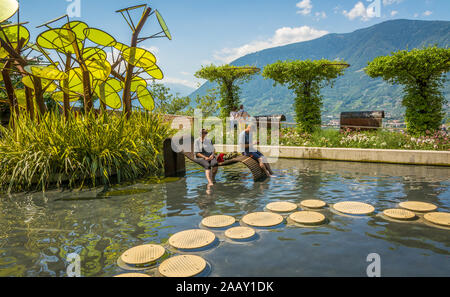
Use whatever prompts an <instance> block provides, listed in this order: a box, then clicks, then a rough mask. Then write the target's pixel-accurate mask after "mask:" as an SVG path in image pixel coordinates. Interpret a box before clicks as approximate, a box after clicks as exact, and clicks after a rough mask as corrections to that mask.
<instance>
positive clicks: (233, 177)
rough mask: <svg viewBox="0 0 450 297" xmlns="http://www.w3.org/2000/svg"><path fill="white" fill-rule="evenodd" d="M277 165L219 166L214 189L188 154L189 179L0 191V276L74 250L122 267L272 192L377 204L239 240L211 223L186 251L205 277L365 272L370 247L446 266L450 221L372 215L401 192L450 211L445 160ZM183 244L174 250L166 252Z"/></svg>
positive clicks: (438, 272) (86, 271) (114, 269)
mask: <svg viewBox="0 0 450 297" xmlns="http://www.w3.org/2000/svg"><path fill="white" fill-rule="evenodd" d="M274 169H275V170H274V171H275V172H276V174H277V175H278V177H277V178H273V179H271V180H267V181H265V182H261V183H254V182H253V180H252V177H251V175H250V172H249V171H248V169H247V168H245V167H243V166H240V165H239V166H232V167H227V168H221V170H220V173H219V175H218V184H217V185H216V186H214V188H213V189H212V190H211V191H207V187H206V180H205V178H204V173H203V172H202V171H201V170H199V168H198V167H197V166H196V165H194V164H189V166H188V173H187V177H186V178H182V179H179V180H175V181H173V180H167V181H160V182H158V183H156V181H155V180H154V179H148V180H142V181H139V182H138V183H133V184H125V185H120V186H114V187H112V188H111V189H108V190H105V189H103V188H97V189H92V190H85V191H81V192H79V191H75V192H70V191H65V192H61V191H50V192H47V193H46V194H42V193H33V194H20V195H14V196H11V197H8V196H3V197H1V198H0V276H66V269H67V265H68V262H67V255H68V254H71V253H77V254H79V255H80V257H81V273H82V276H114V275H117V274H120V273H123V272H126V271H125V270H124V269H122V268H120V267H119V265H118V263H117V260H118V258H119V256H120V255H121V254H122V253H123V252H124V251H125V250H127V249H129V248H131V247H133V246H136V245H141V244H146V243H158V244H159V243H162V244H165V245H166V246H167V241H168V238H169V237H170V236H171V235H172V234H174V233H176V232H179V231H182V230H186V229H192V228H199V226H200V222H201V220H202V218H203V217H206V216H210V215H215V214H227V215H231V216H234V217H236V218H237V219H240V218H242V216H244V215H245V214H247V213H250V212H255V211H263V210H264V207H265V205H267V204H268V203H270V202H273V201H292V202H295V203H299V202H300V201H301V200H304V199H314V198H315V199H322V200H324V201H325V202H327V203H329V204H333V203H336V202H340V201H360V202H366V203H370V204H372V205H373V206H374V207H375V208H376V213H375V214H373V215H370V216H362V217H350V216H342V215H339V214H337V213H334V212H333V211H331V210H330V209H329V208H326V209H324V210H321V211H320V212H322V213H323V214H324V215H325V216H326V217H327V219H328V223H327V224H326V225H322V226H318V227H309V228H304V227H299V226H295V225H289V224H283V225H281V226H279V227H276V228H271V229H258V230H257V232H258V237H257V238H256V239H255V240H253V241H250V242H245V243H234V242H230V241H228V240H225V239H224V236H223V233H224V232H223V231H217V232H216V231H215V233H216V235H217V236H218V237H219V239H220V242H219V243H218V244H216V245H214V246H213V247H211V248H209V249H206V250H203V251H198V252H195V253H194V254H197V255H200V256H202V257H204V258H205V259H206V260H207V261H208V263H209V265H210V270H209V271H208V275H209V276H232V277H238V276H255V277H262V276H366V269H367V266H368V265H369V264H370V263H369V262H367V256H368V255H369V254H370V253H378V254H379V255H380V257H381V274H382V276H450V230H445V229H440V228H436V227H433V226H429V225H427V224H425V223H423V222H421V221H419V222H413V223H399V222H392V221H387V220H386V219H384V218H382V217H380V213H381V212H382V210H384V209H386V208H392V207H396V206H397V205H398V203H399V202H402V201H406V200H416V201H426V202H430V203H433V204H435V205H437V206H438V207H439V211H446V212H449V211H450V188H449V186H450V181H449V176H450V174H449V173H450V170H449V168H445V167H427V166H402V165H387V164H363V163H346V162H328V161H310V160H280V161H279V162H278V163H276V164H275V166H274ZM179 253H180V252H179V251H176V250H173V249H170V250H169V253H168V255H166V257H167V256H169V255H170V256H171V255H175V254H179ZM155 271H156V270H155V269H154V268H153V269H149V270H147V271H145V272H147V273H149V274H155Z"/></svg>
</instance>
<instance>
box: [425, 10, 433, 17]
mask: <svg viewBox="0 0 450 297" xmlns="http://www.w3.org/2000/svg"><path fill="white" fill-rule="evenodd" d="M432 14H433V12H432V11H430V10H427V11H425V12H424V13H423V15H424V16H430V15H432Z"/></svg>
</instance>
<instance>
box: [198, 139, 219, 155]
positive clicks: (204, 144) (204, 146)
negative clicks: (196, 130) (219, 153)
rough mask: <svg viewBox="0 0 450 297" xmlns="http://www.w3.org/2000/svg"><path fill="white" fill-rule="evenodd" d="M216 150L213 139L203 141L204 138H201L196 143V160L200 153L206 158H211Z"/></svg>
mask: <svg viewBox="0 0 450 297" xmlns="http://www.w3.org/2000/svg"><path fill="white" fill-rule="evenodd" d="M215 150H216V149H215V147H214V145H213V143H212V141H211V139H209V138H205V140H203V141H202V138H201V137H199V138H197V139H196V140H195V142H194V154H195V157H196V158H197V154H198V153H201V154H204V155H205V156H206V157H209V156H211V155H212V154H213V153H214V151H215Z"/></svg>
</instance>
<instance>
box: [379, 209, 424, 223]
mask: <svg viewBox="0 0 450 297" xmlns="http://www.w3.org/2000/svg"><path fill="white" fill-rule="evenodd" d="M383 214H384V215H385V216H387V217H390V218H392V219H397V220H411V219H414V218H415V217H416V215H415V213H413V212H412V211H409V210H406V209H400V208H393V209H386V210H385V211H383Z"/></svg>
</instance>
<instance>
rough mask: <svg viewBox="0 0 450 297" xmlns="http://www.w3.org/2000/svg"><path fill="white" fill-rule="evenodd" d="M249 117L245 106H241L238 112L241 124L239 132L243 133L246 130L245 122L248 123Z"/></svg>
mask: <svg viewBox="0 0 450 297" xmlns="http://www.w3.org/2000/svg"><path fill="white" fill-rule="evenodd" d="M248 117H249V115H248V113H247V112H246V111H245V109H244V105H241V106H240V107H239V111H238V122H239V131H242V130H244V129H245V122H246V121H247V119H248Z"/></svg>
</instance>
